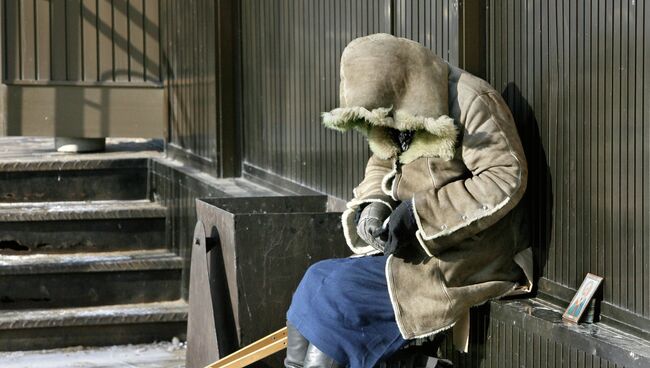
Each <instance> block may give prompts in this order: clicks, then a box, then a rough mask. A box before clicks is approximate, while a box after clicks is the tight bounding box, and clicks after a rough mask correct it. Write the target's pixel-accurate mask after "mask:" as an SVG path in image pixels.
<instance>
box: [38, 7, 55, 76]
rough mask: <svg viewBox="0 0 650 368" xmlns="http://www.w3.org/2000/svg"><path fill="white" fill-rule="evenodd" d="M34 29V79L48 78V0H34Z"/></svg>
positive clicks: (49, 52)
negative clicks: (35, 63)
mask: <svg viewBox="0 0 650 368" xmlns="http://www.w3.org/2000/svg"><path fill="white" fill-rule="evenodd" d="M36 29H37V42H36V46H35V47H36V54H37V55H38V60H37V74H36V76H35V79H36V80H50V79H51V78H52V74H51V60H52V59H51V58H52V53H51V52H52V51H51V45H50V41H51V34H50V29H51V22H50V1H49V0H36Z"/></svg>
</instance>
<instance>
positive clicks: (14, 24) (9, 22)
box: [3, 0, 23, 80]
mask: <svg viewBox="0 0 650 368" xmlns="http://www.w3.org/2000/svg"><path fill="white" fill-rule="evenodd" d="M3 4H4V7H5V12H4V17H5V19H4V24H5V25H6V26H5V33H6V36H5V39H6V40H5V60H4V62H5V64H6V65H5V70H6V76H5V78H6V79H7V80H16V79H20V78H21V64H22V62H23V61H22V57H21V54H20V53H21V50H22V47H21V46H20V41H21V37H20V35H21V33H22V27H21V24H20V19H21V17H20V0H8V1H5V2H3Z"/></svg>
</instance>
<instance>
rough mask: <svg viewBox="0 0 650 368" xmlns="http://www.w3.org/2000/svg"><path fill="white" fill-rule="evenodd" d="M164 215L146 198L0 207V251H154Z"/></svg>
mask: <svg viewBox="0 0 650 368" xmlns="http://www.w3.org/2000/svg"><path fill="white" fill-rule="evenodd" d="M165 215H166V208H165V207H164V206H162V205H160V204H158V203H156V202H151V201H148V200H132V201H121V200H115V201H84V202H74V201H72V202H37V203H0V253H2V252H3V251H4V252H5V253H6V252H10V251H32V252H61V251H66V252H75V251H77V252H78V251H84V252H86V251H114V250H135V249H156V248H160V246H161V245H162V244H164V235H165Z"/></svg>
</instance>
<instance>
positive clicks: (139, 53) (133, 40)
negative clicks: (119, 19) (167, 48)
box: [127, 0, 146, 81]
mask: <svg viewBox="0 0 650 368" xmlns="http://www.w3.org/2000/svg"><path fill="white" fill-rule="evenodd" d="M127 5H128V34H129V73H128V78H129V81H144V76H145V70H144V68H145V61H144V58H145V57H146V50H145V43H144V37H145V36H144V32H145V30H144V25H145V23H144V20H143V18H144V17H145V14H144V0H130V1H129V2H128V4H127Z"/></svg>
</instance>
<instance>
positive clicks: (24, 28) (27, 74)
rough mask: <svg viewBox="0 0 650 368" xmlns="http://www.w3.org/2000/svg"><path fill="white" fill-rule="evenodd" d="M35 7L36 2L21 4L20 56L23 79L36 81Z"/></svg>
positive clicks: (31, 0)
mask: <svg viewBox="0 0 650 368" xmlns="http://www.w3.org/2000/svg"><path fill="white" fill-rule="evenodd" d="M34 12H35V7H34V1H33V0H28V1H21V2H20V17H21V19H20V24H21V32H20V37H21V40H20V55H21V63H20V64H21V73H20V78H21V79H34V78H35V77H36V60H37V59H36V47H35V46H36V45H35V34H36V32H35V28H36V25H35V20H36V17H35V13H34Z"/></svg>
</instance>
